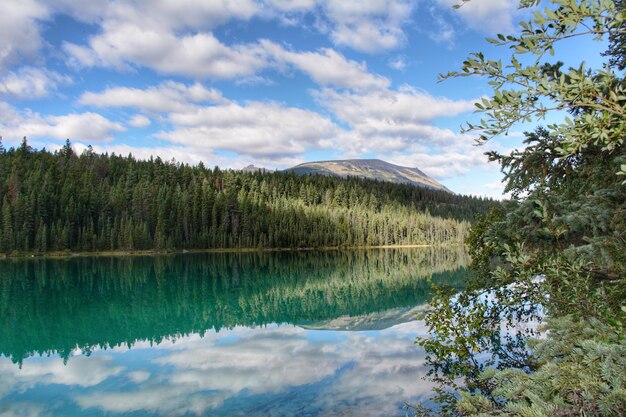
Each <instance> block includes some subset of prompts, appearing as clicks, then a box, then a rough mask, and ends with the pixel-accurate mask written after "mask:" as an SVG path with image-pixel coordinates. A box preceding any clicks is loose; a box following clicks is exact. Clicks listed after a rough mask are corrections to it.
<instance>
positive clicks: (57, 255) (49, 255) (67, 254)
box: [0, 243, 464, 261]
mask: <svg viewBox="0 0 626 417" xmlns="http://www.w3.org/2000/svg"><path fill="white" fill-rule="evenodd" d="M457 246H464V245H463V244H462V243H455V244H450V243H448V244H433V245H427V244H420V245H378V246H321V247H304V248H207V249H171V250H157V249H147V250H114V251H93V252H72V251H61V252H59V251H56V252H45V253H35V252H29V253H16V254H0V261H2V260H10V259H15V260H17V259H67V258H77V257H125V256H128V257H130V256H132V257H135V256H160V255H182V254H191V253H252V252H305V251H334V250H369V249H403V248H404V249H410V248H439V247H442V248H448V247H457Z"/></svg>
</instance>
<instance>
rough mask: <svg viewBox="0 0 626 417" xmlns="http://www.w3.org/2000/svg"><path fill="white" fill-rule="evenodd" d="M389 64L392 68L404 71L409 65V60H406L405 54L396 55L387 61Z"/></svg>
mask: <svg viewBox="0 0 626 417" xmlns="http://www.w3.org/2000/svg"><path fill="white" fill-rule="evenodd" d="M387 65H389V67H390V68H393V69H395V70H398V71H404V70H405V69H406V67H407V65H408V64H407V62H406V58H405V57H403V56H396V57H394V58H392V59H390V60H389V62H388V63H387Z"/></svg>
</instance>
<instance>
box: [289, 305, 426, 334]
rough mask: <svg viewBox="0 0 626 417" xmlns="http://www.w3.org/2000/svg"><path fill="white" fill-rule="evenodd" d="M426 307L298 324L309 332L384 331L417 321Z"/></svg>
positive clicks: (399, 308) (404, 308) (390, 310)
mask: <svg viewBox="0 0 626 417" xmlns="http://www.w3.org/2000/svg"><path fill="white" fill-rule="evenodd" d="M424 307H425V305H424V304H422V305H419V306H417V307H398V308H392V309H389V310H385V311H377V312H374V313H369V314H362V315H358V316H341V317H337V318H334V319H330V320H324V321H318V322H312V323H306V324H305V323H298V325H299V326H300V327H302V328H304V329H309V330H349V331H364V330H384V329H388V328H390V327H393V326H395V325H397V324H402V323H406V322H409V321H411V320H415V318H416V317H417V315H418V313H419V312H420V311H424Z"/></svg>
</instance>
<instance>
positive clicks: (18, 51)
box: [0, 0, 48, 71]
mask: <svg viewBox="0 0 626 417" xmlns="http://www.w3.org/2000/svg"><path fill="white" fill-rule="evenodd" d="M47 18H48V11H47V9H46V8H45V7H44V6H42V5H41V4H40V3H38V2H37V1H35V0H2V1H1V2H0V39H2V42H0V71H4V70H5V69H7V68H9V67H10V66H11V65H13V64H17V63H20V62H22V61H25V60H34V59H36V58H37V53H38V51H39V49H40V48H41V45H42V41H41V37H40V34H39V20H42V19H47Z"/></svg>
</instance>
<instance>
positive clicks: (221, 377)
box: [76, 322, 431, 415]
mask: <svg viewBox="0 0 626 417" xmlns="http://www.w3.org/2000/svg"><path fill="white" fill-rule="evenodd" d="M423 332H424V327H423V323H420V322H411V323H404V324H402V325H399V326H397V327H394V328H391V329H388V330H384V331H381V332H368V333H361V332H319V331H313V332H311V331H307V330H304V329H300V328H297V327H291V326H281V327H278V326H270V327H269V328H259V329H249V328H236V329H234V330H231V331H227V332H220V333H218V334H216V333H209V334H208V335H207V336H206V337H205V338H202V339H200V338H199V337H197V336H190V337H183V338H181V339H179V340H177V341H176V342H175V343H169V342H168V343H166V346H163V345H162V346H159V349H163V348H164V347H165V350H166V351H167V352H168V353H169V354H167V355H165V356H160V357H159V358H158V359H156V360H154V361H153V363H154V364H155V365H157V366H159V367H161V373H160V374H159V375H158V376H153V377H151V378H150V379H148V380H144V381H143V382H141V384H137V386H136V387H135V388H134V389H125V390H123V391H122V390H119V391H113V392H110V391H109V392H95V393H87V394H83V395H80V396H78V397H77V398H76V400H77V402H78V404H79V405H80V406H81V407H83V408H92V407H97V408H100V409H102V410H104V411H106V412H112V413H122V412H133V411H139V410H146V411H150V412H154V413H158V414H161V415H184V414H186V413H195V414H200V413H205V412H206V411H207V410H213V411H212V413H216V414H221V413H224V414H228V413H229V411H228V407H232V406H233V405H232V404H233V402H234V403H237V407H238V409H242V407H244V406H246V404H247V403H246V401H252V400H250V398H255V397H254V396H255V395H256V396H260V397H258V398H263V399H264V400H263V401H268V402H271V401H272V398H273V396H278V397H281V398H283V397H284V396H285V395H288V393H289V392H290V391H291V390H294V389H296V387H313V386H316V385H318V384H320V383H322V384H323V387H322V388H321V391H320V392H319V393H316V395H315V401H314V403H312V404H310V406H311V407H315V409H319V408H321V409H323V410H326V411H324V412H322V415H339V414H345V413H347V412H351V413H353V414H354V412H355V411H358V414H359V415H368V412H370V413H374V414H372V415H381V414H383V415H387V414H390V413H391V414H393V413H394V412H396V411H397V409H398V404H402V403H403V402H404V401H407V400H411V399H415V398H419V397H422V396H425V395H427V394H429V393H430V390H431V386H430V385H429V384H427V383H425V382H423V381H420V376H423V375H424V374H425V373H426V369H424V359H423V355H421V354H420V351H419V349H418V348H417V347H416V346H415V345H414V344H413V343H412V339H413V337H414V336H415V335H416V334H417V333H423ZM135 349H136V347H135ZM162 352H163V351H162ZM170 370H171V371H170ZM153 374H154V373H153ZM303 389H305V390H306V389H307V388H303ZM311 389H313V388H311ZM317 389H319V387H318V388H317ZM228 400H233V402H230V403H229V402H228ZM257 401H258V400H257ZM295 403H297V401H296V400H290V401H277V402H276V403H272V404H273V406H272V407H274V408H275V409H273V410H272V412H275V413H276V414H281V413H283V412H285V413H288V412H290V411H289V410H283V409H282V407H288V408H289V407H294V404H295ZM297 406H298V407H302V404H298V405H297ZM368 410H369V411H368ZM291 411H293V410H291Z"/></svg>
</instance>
